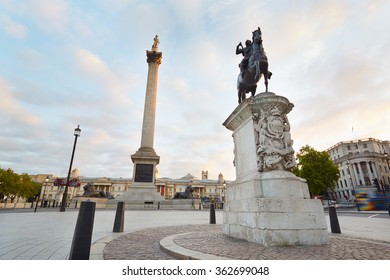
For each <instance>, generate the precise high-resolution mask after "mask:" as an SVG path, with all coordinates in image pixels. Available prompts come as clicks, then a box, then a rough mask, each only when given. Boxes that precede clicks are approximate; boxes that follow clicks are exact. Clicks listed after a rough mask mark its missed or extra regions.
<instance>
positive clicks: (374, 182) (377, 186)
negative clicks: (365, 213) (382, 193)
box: [372, 178, 380, 191]
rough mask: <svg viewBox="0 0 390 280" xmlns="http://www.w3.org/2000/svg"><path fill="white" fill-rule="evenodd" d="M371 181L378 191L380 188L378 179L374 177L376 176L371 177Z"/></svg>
mask: <svg viewBox="0 0 390 280" xmlns="http://www.w3.org/2000/svg"><path fill="white" fill-rule="evenodd" d="M372 183H373V184H374V187H376V188H377V189H378V191H379V190H380V189H379V183H378V179H376V178H375V179H373V180H372Z"/></svg>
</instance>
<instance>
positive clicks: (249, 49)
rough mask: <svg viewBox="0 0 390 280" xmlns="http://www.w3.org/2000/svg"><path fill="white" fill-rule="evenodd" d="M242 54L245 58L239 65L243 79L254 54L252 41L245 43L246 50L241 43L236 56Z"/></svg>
mask: <svg viewBox="0 0 390 280" xmlns="http://www.w3.org/2000/svg"><path fill="white" fill-rule="evenodd" d="M240 53H241V54H242V55H243V56H244V58H243V59H242V60H241V63H240V64H239V65H238V66H239V67H240V71H241V78H244V75H245V70H246V69H247V68H248V62H249V57H250V56H251V54H252V42H251V41H250V40H246V41H245V48H244V47H243V46H242V43H241V42H240V43H239V44H238V45H237V47H236V54H240Z"/></svg>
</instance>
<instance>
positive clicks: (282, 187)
mask: <svg viewBox="0 0 390 280" xmlns="http://www.w3.org/2000/svg"><path fill="white" fill-rule="evenodd" d="M226 199H227V202H226V207H225V211H224V222H223V223H224V225H223V231H224V233H225V234H226V235H229V236H232V237H236V238H240V239H245V240H248V241H250V242H256V243H260V244H262V245H264V246H269V245H322V244H327V243H328V231H327V225H326V221H325V216H324V210H323V206H322V203H321V201H320V200H315V199H310V196H309V192H308V187H307V184H306V183H305V180H303V179H300V178H298V177H296V176H295V175H294V174H292V173H290V172H287V171H273V172H266V173H263V174H258V176H256V178H252V179H250V180H248V181H245V180H241V181H236V182H235V184H234V185H233V186H231V187H229V188H228V189H227V191H226Z"/></svg>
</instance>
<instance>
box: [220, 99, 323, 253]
mask: <svg viewBox="0 0 390 280" xmlns="http://www.w3.org/2000/svg"><path fill="white" fill-rule="evenodd" d="M293 106H294V105H293V104H292V103H290V102H289V100H288V99H287V98H285V97H283V96H278V95H276V94H274V93H271V92H267V93H260V94H258V95H256V96H254V97H252V98H249V99H247V100H245V101H244V102H242V103H240V104H239V105H238V106H237V108H236V109H235V110H234V111H233V112H232V114H231V115H230V116H229V117H228V118H227V120H226V121H225V122H224V126H226V128H228V129H229V130H231V131H233V139H234V164H235V167H236V177H237V179H236V181H235V182H234V184H233V185H232V186H230V187H228V189H227V190H226V204H225V205H226V207H225V209H224V226H223V230H224V233H225V234H227V235H230V236H233V237H236V238H241V239H245V240H248V241H251V242H257V243H260V244H263V245H265V246H268V245H321V244H327V243H328V232H327V225H326V222H325V215H324V210H323V207H322V203H321V202H320V201H319V200H313V199H310V195H309V190H308V186H307V184H306V182H305V180H303V179H301V178H298V177H296V176H295V175H294V174H292V173H291V172H290V170H291V168H292V167H293V166H294V165H295V158H294V150H293V148H292V144H293V141H292V139H291V135H290V124H289V122H288V119H287V114H288V113H289V112H290V111H291V109H292V108H293Z"/></svg>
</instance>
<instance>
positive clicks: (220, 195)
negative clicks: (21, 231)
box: [7, 169, 231, 208]
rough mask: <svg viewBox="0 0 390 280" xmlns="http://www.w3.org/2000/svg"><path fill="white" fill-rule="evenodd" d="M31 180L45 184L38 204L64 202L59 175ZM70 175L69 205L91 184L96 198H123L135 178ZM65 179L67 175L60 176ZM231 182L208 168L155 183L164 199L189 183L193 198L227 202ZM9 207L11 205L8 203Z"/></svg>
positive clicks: (22, 204) (170, 197) (74, 172)
mask: <svg viewBox="0 0 390 280" xmlns="http://www.w3.org/2000/svg"><path fill="white" fill-rule="evenodd" d="M30 176H31V177H32V180H33V181H35V182H39V183H41V184H42V189H41V192H40V197H39V204H42V205H43V207H54V206H56V205H58V204H59V203H60V202H61V201H62V195H63V192H64V186H58V185H56V180H58V178H59V177H57V176H54V175H52V174H38V175H30ZM71 178H77V179H78V182H79V185H78V186H76V185H72V184H70V185H69V190H68V200H67V201H68V202H69V203H70V205H72V204H74V203H75V198H76V197H79V196H82V195H83V194H84V192H85V190H84V186H86V185H88V184H89V185H91V186H92V189H93V191H94V193H96V195H97V196H96V197H99V194H103V195H106V194H107V195H109V196H110V197H111V198H115V199H118V200H120V195H121V194H122V193H123V192H125V191H127V190H128V189H129V188H131V185H132V183H133V182H132V179H128V178H107V177H83V176H79V175H78V170H77V169H75V170H73V172H72V175H71ZM60 179H62V181H65V180H66V178H60ZM230 183H231V181H225V180H224V177H223V175H222V174H219V176H218V179H209V178H208V171H202V173H201V178H197V177H195V176H193V175H191V174H187V175H185V176H183V177H181V178H179V179H172V178H157V179H156V182H155V185H156V191H157V192H159V193H160V195H161V196H163V197H164V198H165V199H168V200H169V199H172V198H173V197H174V196H175V194H176V193H177V192H184V191H185V189H186V188H187V187H188V186H192V187H193V188H194V192H193V193H192V194H193V197H194V198H203V197H206V198H209V199H215V200H217V201H220V202H224V201H225V189H226V186H227V184H230ZM29 204H31V203H28V202H25V201H24V200H22V199H20V200H19V201H18V205H14V206H13V207H18V208H24V207H29ZM7 207H11V205H8V206H7Z"/></svg>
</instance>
